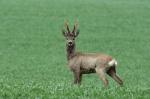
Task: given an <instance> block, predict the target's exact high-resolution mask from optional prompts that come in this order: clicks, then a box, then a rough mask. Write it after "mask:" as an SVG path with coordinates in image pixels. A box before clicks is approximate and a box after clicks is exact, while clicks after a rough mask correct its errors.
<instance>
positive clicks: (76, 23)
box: [72, 20, 78, 33]
mask: <svg viewBox="0 0 150 99" xmlns="http://www.w3.org/2000/svg"><path fill="white" fill-rule="evenodd" d="M77 26H78V22H77V20H76V21H75V25H74V28H73V31H72V33H75V31H76V30H77Z"/></svg>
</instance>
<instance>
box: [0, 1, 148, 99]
mask: <svg viewBox="0 0 150 99" xmlns="http://www.w3.org/2000/svg"><path fill="white" fill-rule="evenodd" d="M149 4H150V1H149V0H0V98H2V99H9V98H11V99H149V98H150V77H149V75H150V60H149V59H150V52H149V51H150V6H149ZM66 19H68V20H69V21H70V25H71V26H73V24H74V20H75V19H78V22H79V28H80V35H79V37H78V39H77V41H76V43H77V50H79V51H82V52H103V53H107V54H110V55H112V56H114V57H115V58H116V59H117V60H118V62H119V66H118V68H117V72H118V74H119V75H120V76H121V77H122V79H123V80H124V86H123V87H119V86H118V85H117V83H116V82H114V81H113V80H112V79H111V78H110V77H108V79H109V88H106V89H104V88H103V84H102V82H101V80H100V79H99V78H98V76H97V75H96V74H91V75H84V77H83V81H82V85H81V86H76V85H72V82H73V75H72V72H71V71H70V70H69V68H68V67H67V60H66V52H65V40H64V37H63V36H62V33H61V30H62V28H63V25H64V21H65V20H66Z"/></svg>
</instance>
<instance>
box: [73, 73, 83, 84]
mask: <svg viewBox="0 0 150 99" xmlns="http://www.w3.org/2000/svg"><path fill="white" fill-rule="evenodd" d="M73 74H74V84H81V80H82V74H81V73H80V72H76V71H74V72H73Z"/></svg>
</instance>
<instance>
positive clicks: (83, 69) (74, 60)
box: [62, 23, 123, 86]
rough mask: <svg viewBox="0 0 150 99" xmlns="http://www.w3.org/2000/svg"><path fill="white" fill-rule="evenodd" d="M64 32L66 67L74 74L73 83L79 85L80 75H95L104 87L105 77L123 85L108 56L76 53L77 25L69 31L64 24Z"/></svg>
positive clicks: (106, 83)
mask: <svg viewBox="0 0 150 99" xmlns="http://www.w3.org/2000/svg"><path fill="white" fill-rule="evenodd" d="M65 26H66V30H63V31H62V33H63V35H64V37H65V38H66V41H67V42H66V50H67V59H68V65H69V68H70V69H71V71H72V72H73V74H74V83H75V84H80V83H81V80H82V74H90V73H97V74H98V76H99V77H100V79H101V80H102V81H103V83H104V86H108V80H107V79H106V75H105V74H108V75H109V76H110V77H112V78H113V79H114V80H115V81H116V82H117V83H118V84H120V85H123V81H122V80H121V79H120V78H119V76H118V75H117V74H116V66H117V61H116V60H115V59H114V58H112V57H111V56H109V55H106V54H102V53H80V52H76V51H75V48H76V45H75V38H76V37H77V36H78V34H79V30H78V29H77V24H75V25H74V28H73V30H72V31H70V29H69V26H68V23H66V24H65Z"/></svg>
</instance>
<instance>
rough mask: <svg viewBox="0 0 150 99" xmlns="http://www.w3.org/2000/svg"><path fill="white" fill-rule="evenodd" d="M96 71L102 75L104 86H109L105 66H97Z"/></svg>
mask: <svg viewBox="0 0 150 99" xmlns="http://www.w3.org/2000/svg"><path fill="white" fill-rule="evenodd" d="M96 73H97V74H98V76H99V77H100V79H101V80H102V81H103V83H104V86H105V87H107V86H108V80H107V79H106V75H105V71H104V69H103V68H96Z"/></svg>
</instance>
